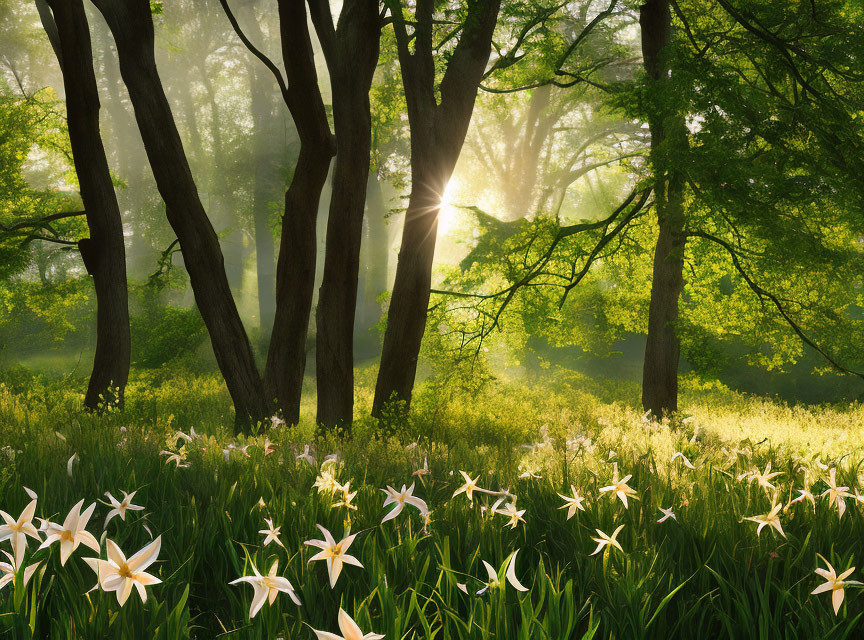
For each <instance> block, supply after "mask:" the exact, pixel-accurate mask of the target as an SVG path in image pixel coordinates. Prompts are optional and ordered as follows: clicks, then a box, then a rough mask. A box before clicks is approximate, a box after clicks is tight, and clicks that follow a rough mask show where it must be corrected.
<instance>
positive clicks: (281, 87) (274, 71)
mask: <svg viewBox="0 0 864 640" xmlns="http://www.w3.org/2000/svg"><path fill="white" fill-rule="evenodd" d="M219 4H221V5H222V9H224V11H225V15H226V16H228V22H230V23H231V27H232V28H233V29H234V33H236V34H237V37H238V38H240V41H241V42H242V43H243V44H244V45H245V47H246V48H247V49H249V52H250V53H251V54H252V55H253V56H255V57H256V58H258V59H259V60H260V61H261V62H262V63H263V64H264V66H265V67H267V68H268V69H269V70H270V72H271V73H272V74H273V76H274V77H275V78H276V83H277V84H278V85H279V91H280V92H281V93H282V99H283V100H285V103H286V104H287V103H288V102H289V98H288V86H287V85H286V84H285V79H284V78H283V77H282V72H281V71H279V67H277V66H276V65H275V64H274V62H273V61H272V60H271V59H270V58H268V57H267V56H266V55H265V54H264V53H263V52H262V51H261V50H260V49H258V48H257V47H256V46H255V45H254V44H252V42H251V41H250V40H249V38H247V37H246V34H245V33H243V29H241V28H240V24H239V23H238V22H237V18H235V17H234V13H233V12H232V11H231V7H229V6H228V0H219Z"/></svg>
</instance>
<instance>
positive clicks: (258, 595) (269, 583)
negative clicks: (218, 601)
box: [228, 560, 300, 619]
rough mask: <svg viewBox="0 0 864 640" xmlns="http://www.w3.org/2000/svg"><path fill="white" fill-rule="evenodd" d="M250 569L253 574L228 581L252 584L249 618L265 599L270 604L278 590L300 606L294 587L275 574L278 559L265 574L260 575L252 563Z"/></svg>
mask: <svg viewBox="0 0 864 640" xmlns="http://www.w3.org/2000/svg"><path fill="white" fill-rule="evenodd" d="M252 571H253V572H254V574H255V575H251V576H243V577H241V578H237V579H236V580H232V581H231V582H229V583H228V584H239V583H241V582H248V583H249V584H251V585H252V589H253V590H254V591H253V593H252V604H251V605H250V606H249V618H250V619H251V618H254V617H255V614H256V613H258V612H259V611H260V610H261V607H263V606H264V601H265V600H266V601H268V602H269V604H271V605H272V604H273V601H274V600H276V596H278V595H279V593H280V592H281V593H287V594H288V597H289V598H291V600H293V601H294V604H296V605H297V606H298V607H299V606H300V600H299V598H297V594H296V593H295V592H294V587H293V586H292V584H291V583H290V582H289V581H288V578H283V577H282V576H278V575H276V573H277V572H278V571H279V561H278V560H276V561H275V562H274V563H273V564H272V565H271V567H270V571H269V573H268V574H267V575H266V576H262V575H261V574H260V573H259V572H258V569H257V568H256V567H255V565H254V564H253V565H252Z"/></svg>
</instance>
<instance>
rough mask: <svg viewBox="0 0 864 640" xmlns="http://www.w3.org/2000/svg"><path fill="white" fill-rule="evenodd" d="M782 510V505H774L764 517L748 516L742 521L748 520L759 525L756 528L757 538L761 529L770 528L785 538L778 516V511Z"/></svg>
mask: <svg viewBox="0 0 864 640" xmlns="http://www.w3.org/2000/svg"><path fill="white" fill-rule="evenodd" d="M782 508H783V505H782V504H775V505H774V506H773V507H771V511H770V512H768V513H766V514H765V515H761V516H748V517H746V518H744V519H745V520H749V521H751V522H755V523H757V524H758V525H759V526H758V527H756V535H757V537H758V536H759V534H760V533H762V529H763V528H764V527H766V526H771V527H774V528H775V529H776V530H777V532H778V533H779V534H780V535H781V536H783V537H784V538H785V537H786V534H785V533H783V527H782V526H781V525H780V516H779V513H780V510H781V509H782Z"/></svg>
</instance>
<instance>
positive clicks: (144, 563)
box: [84, 536, 162, 607]
mask: <svg viewBox="0 0 864 640" xmlns="http://www.w3.org/2000/svg"><path fill="white" fill-rule="evenodd" d="M105 546H106V549H107V552H108V559H107V560H102V559H100V558H84V562H86V563H87V564H88V565H89V566H90V568H91V569H93V571H95V572H96V577H97V578H96V579H97V586H99V587H102V589H103V590H104V591H109V592H110V591H113V592H115V593H116V594H117V603H118V604H119V605H120V606H121V607H122V606H123V605H124V604H125V603H126V600H127V599H128V598H129V594H130V593H132V587H135V589H136V590H137V591H138V595H139V596H140V598H141V602H147V590H146V589H145V587H148V586H150V585H154V584H159V583H161V582H162V581H161V580H160V579H159V578H157V577H156V576H154V575H151V574H149V573H146V572H145V571H144V570H145V569H147V567H149V566H150V565H151V564H153V563H154V562H155V561H156V558H157V557H158V556H159V551H160V549H161V548H162V536H158V537H157V538H156V539H155V540H154V541H153V542H151V543H150V544H148V545H147V546H146V547H144V548H143V549H141V550H140V551H139V552H138V553H136V554H135V555H133V556H132V557H131V558H129V559H128V560H127V559H126V556H125V555H124V554H123V552H122V551H121V550H120V547H118V546H117V545H116V544H115V543H114V541H113V540H106V541H105ZM97 551H98V548H97ZM94 588H95V587H94Z"/></svg>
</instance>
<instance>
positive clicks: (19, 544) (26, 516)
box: [0, 498, 40, 567]
mask: <svg viewBox="0 0 864 640" xmlns="http://www.w3.org/2000/svg"><path fill="white" fill-rule="evenodd" d="M35 514H36V499H35V498H34V499H33V500H31V501H30V503H29V504H28V505H27V506H26V507H24V511H22V512H21V515H20V516H18V519H17V520H16V519H15V518H13V517H12V516H10V515H9V514H8V513H6V512H5V511H0V517H2V518H3V521H4V524H3V525H0V542H2V541H3V540H8V541H9V542H10V544H11V545H12V552H13V553H14V554H15V566H16V567H20V566H21V562H22V561H23V560H24V551H25V550H26V549H27V536H30V537H31V538H34V539H35V540H40V538H39V532H38V531H36V527H34V526H33V516H34V515H35Z"/></svg>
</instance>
